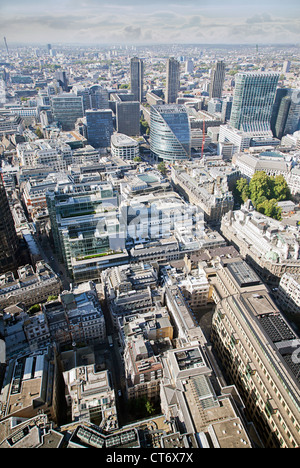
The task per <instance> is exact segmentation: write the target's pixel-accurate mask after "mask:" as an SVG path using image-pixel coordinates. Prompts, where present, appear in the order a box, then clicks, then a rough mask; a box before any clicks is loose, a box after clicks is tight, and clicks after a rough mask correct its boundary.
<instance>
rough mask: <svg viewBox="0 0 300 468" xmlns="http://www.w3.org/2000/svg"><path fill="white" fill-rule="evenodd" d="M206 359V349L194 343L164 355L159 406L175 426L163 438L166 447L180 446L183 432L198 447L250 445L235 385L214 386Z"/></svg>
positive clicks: (211, 372) (250, 446) (214, 380)
mask: <svg viewBox="0 0 300 468" xmlns="http://www.w3.org/2000/svg"><path fill="white" fill-rule="evenodd" d="M209 362H210V358H209V356H208V354H207V350H206V349H205V348H202V347H201V346H199V345H196V344H193V345H192V344H189V343H187V344H186V345H185V346H182V347H179V348H177V349H174V350H170V351H168V352H167V353H165V354H164V356H163V358H162V363H163V374H164V378H163V381H162V385H161V407H162V411H163V413H164V414H165V417H166V418H167V420H168V421H176V427H177V428H178V433H177V434H172V435H170V436H165V437H164V438H163V446H164V448H165V449H167V448H175V447H176V448H177V449H179V448H180V447H182V445H181V443H183V441H182V442H181V440H182V439H184V435H185V434H187V435H190V434H194V435H195V436H196V440H197V447H198V448H248V449H249V448H252V447H253V442H252V440H251V439H250V437H249V432H250V430H251V428H250V427H249V426H248V427H247V425H246V423H245V420H244V418H243V403H242V401H241V399H240V397H239V395H238V392H237V390H236V388H235V387H234V386H232V387H226V386H225V385H224V386H222V385H220V384H219V385H217V386H216V385H215V382H216V379H215V375H214V369H212V368H211V366H210V364H209ZM249 429H250V430H249ZM251 432H252V435H253V431H251ZM179 434H180V435H179ZM172 440H173V443H172ZM256 440H257V439H256Z"/></svg>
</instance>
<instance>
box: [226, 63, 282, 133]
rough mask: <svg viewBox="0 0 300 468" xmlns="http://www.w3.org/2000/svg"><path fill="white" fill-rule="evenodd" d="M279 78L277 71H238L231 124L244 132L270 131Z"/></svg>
mask: <svg viewBox="0 0 300 468" xmlns="http://www.w3.org/2000/svg"><path fill="white" fill-rule="evenodd" d="M278 80H279V74H277V73H268V72H260V73H251V72H250V73H247V72H245V73H238V74H237V75H236V84H235V92H234V97H233V103H232V111H231V119H230V125H231V126H232V127H234V128H237V129H238V130H242V131H244V132H251V133H266V132H270V130H271V127H270V122H271V116H272V110H273V105H274V101H275V94H276V89H277V84H278Z"/></svg>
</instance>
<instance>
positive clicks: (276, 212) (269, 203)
mask: <svg viewBox="0 0 300 468" xmlns="http://www.w3.org/2000/svg"><path fill="white" fill-rule="evenodd" d="M256 209H257V211H259V213H262V214H264V215H265V216H268V217H269V218H273V219H277V220H278V221H281V208H280V207H279V206H278V204H277V200H275V199H274V198H273V199H272V200H265V201H264V202H262V203H259V204H258V205H257V207H256Z"/></svg>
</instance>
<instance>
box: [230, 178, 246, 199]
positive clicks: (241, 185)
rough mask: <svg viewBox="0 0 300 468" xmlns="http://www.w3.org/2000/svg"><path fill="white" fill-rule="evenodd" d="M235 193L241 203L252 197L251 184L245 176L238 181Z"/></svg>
mask: <svg viewBox="0 0 300 468" xmlns="http://www.w3.org/2000/svg"><path fill="white" fill-rule="evenodd" d="M234 195H235V197H236V199H237V200H238V202H239V203H242V202H244V203H245V202H246V201H247V200H248V199H249V198H250V189H249V184H248V182H247V180H246V179H244V178H243V177H242V178H241V179H239V180H238V181H237V182H236V186H235V190H234Z"/></svg>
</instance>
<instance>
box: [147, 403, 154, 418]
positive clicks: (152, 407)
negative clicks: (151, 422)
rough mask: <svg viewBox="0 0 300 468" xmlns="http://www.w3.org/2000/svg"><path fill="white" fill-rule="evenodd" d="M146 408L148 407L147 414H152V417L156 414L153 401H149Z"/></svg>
mask: <svg viewBox="0 0 300 468" xmlns="http://www.w3.org/2000/svg"><path fill="white" fill-rule="evenodd" d="M145 406H146V411H147V413H148V414H150V416H152V414H154V413H155V408H154V406H153V405H152V403H151V401H149V400H147V401H146V405H145Z"/></svg>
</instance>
